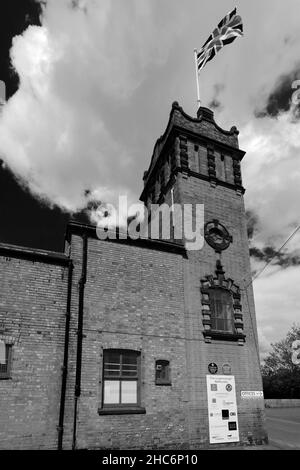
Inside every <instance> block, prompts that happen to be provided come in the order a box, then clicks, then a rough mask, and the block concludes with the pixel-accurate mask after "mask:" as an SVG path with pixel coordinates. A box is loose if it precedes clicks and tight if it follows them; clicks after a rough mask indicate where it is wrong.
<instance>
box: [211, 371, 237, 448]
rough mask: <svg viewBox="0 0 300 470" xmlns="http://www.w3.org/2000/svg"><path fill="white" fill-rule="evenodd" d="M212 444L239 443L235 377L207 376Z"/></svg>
mask: <svg viewBox="0 0 300 470" xmlns="http://www.w3.org/2000/svg"><path fill="white" fill-rule="evenodd" d="M206 384H207V399H208V422H209V442H210V444H220V443H223V442H239V440H240V439H239V428H238V418H237V406H236V395H235V380H234V376H233V375H226V376H224V375H207V376H206Z"/></svg>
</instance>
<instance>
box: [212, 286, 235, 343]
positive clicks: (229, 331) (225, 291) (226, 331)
mask: <svg viewBox="0 0 300 470" xmlns="http://www.w3.org/2000/svg"><path fill="white" fill-rule="evenodd" d="M212 292H213V293H214V294H215V293H216V292H220V293H221V295H222V294H226V295H227V296H228V299H230V309H231V312H230V319H228V318H226V317H225V316H224V315H222V317H221V318H220V317H217V316H216V310H217V309H216V300H217V299H216V298H213V295H211V293H212ZM208 295H209V306H210V312H211V313H210V319H211V331H212V332H215V333H221V334H228V335H235V334H236V333H237V331H236V328H235V324H234V308H233V297H232V293H231V292H230V291H229V290H228V289H224V288H222V287H219V286H216V287H210V288H209V290H208ZM222 305H224V304H223V303H222ZM227 305H228V304H227ZM223 313H224V310H223V311H222V314H223ZM218 321H219V322H224V323H227V322H230V324H231V329H228V328H226V329H221V328H214V326H217V323H218Z"/></svg>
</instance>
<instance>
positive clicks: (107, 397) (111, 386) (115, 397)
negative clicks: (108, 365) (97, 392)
mask: <svg viewBox="0 0 300 470" xmlns="http://www.w3.org/2000/svg"><path fill="white" fill-rule="evenodd" d="M119 395H120V381H119V380H105V381H104V401H103V403H104V404H105V405H108V404H117V403H119Z"/></svg>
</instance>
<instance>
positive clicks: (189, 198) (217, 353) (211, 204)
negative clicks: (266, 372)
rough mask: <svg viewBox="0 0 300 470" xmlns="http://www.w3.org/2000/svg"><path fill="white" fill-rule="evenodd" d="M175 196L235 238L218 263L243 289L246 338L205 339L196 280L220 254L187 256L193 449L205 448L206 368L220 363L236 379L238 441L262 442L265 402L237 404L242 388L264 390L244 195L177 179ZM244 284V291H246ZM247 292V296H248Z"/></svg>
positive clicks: (210, 268)
mask: <svg viewBox="0 0 300 470" xmlns="http://www.w3.org/2000/svg"><path fill="white" fill-rule="evenodd" d="M176 186H177V188H176V190H175V191H174V194H175V197H177V198H179V200H181V201H184V202H185V203H192V202H195V201H197V202H198V203H202V204H204V214H205V222H207V221H209V220H212V219H218V220H219V222H220V223H222V224H224V225H225V227H226V228H227V230H228V231H229V233H230V234H231V235H232V237H233V242H232V243H231V244H230V246H229V247H228V248H227V249H226V250H224V251H222V253H221V262H222V265H223V268H224V270H225V277H226V278H231V279H233V280H234V282H235V283H236V284H238V285H239V287H240V288H241V291H242V300H241V304H242V313H243V322H244V333H245V334H246V340H245V343H244V344H243V345H239V343H238V342H234V341H227V340H216V339H213V340H212V342H211V343H206V342H205V341H204V338H203V335H202V331H203V325H202V322H201V319H202V315H201V293H200V279H203V278H204V277H205V276H206V275H210V274H212V275H215V269H216V260H217V259H219V255H218V254H216V253H215V250H214V249H213V248H211V247H210V246H209V245H208V244H207V243H206V242H205V244H204V247H203V248H202V249H201V250H199V251H190V252H188V260H186V262H185V276H184V277H185V302H186V304H185V311H186V336H190V337H191V338H193V341H189V342H187V357H188V359H187V364H188V375H189V390H190V408H189V417H190V421H189V423H190V434H191V439H192V445H195V446H196V447H197V446H199V445H200V446H201V445H207V444H208V433H207V429H208V413H207V396H206V377H205V376H206V374H208V369H207V366H208V364H209V363H211V362H215V363H216V364H217V365H218V367H219V372H220V373H221V374H222V372H221V366H222V364H224V363H229V364H230V365H231V373H232V375H234V376H235V381H236V394H237V406H238V418H239V427H240V440H241V442H242V443H245V444H252V443H253V442H256V443H262V442H265V440H266V432H265V428H264V425H265V423H264V403H263V400H262V399H258V400H245V399H244V400H241V398H240V391H241V390H262V380H261V374H260V369H259V358H258V350H257V330H256V320H255V309H254V299H253V291H252V287H251V285H250V286H248V285H249V283H250V282H251V271H250V261H249V248H248V239H247V232H246V221H245V213H244V203H243V197H242V196H241V195H240V194H238V193H237V192H235V191H233V190H232V189H228V188H224V187H221V186H216V187H213V186H211V184H210V183H209V182H207V181H203V180H199V179H198V178H195V177H192V176H189V177H188V178H185V177H184V176H182V175H180V174H179V175H178V179H177V183H176ZM246 286H248V288H247V290H245V288H246ZM246 291H247V293H246Z"/></svg>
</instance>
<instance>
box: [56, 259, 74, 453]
mask: <svg viewBox="0 0 300 470" xmlns="http://www.w3.org/2000/svg"><path fill="white" fill-rule="evenodd" d="M72 275H73V263H72V261H71V260H69V267H68V294H67V308H66V325H65V344H64V359H63V366H62V383H61V396H60V409H59V422H58V427H57V430H58V442H57V450H62V444H63V433H64V415H65V398H66V387H67V376H68V356H69V337H70V320H71V294H72Z"/></svg>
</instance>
